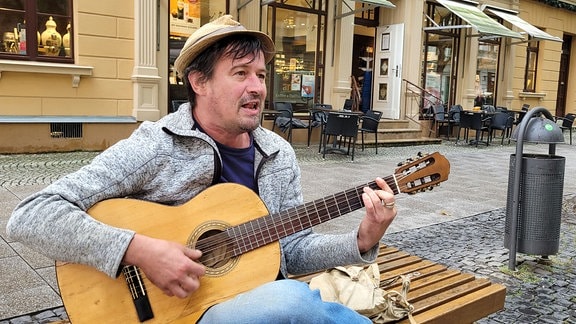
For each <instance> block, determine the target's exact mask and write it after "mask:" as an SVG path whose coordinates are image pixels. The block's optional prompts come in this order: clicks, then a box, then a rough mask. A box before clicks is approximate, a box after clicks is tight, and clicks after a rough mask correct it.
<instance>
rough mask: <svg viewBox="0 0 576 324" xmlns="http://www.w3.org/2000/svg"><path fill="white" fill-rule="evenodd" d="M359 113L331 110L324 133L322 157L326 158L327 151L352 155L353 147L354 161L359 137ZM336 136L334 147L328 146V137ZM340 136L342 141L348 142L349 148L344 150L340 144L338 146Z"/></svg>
mask: <svg viewBox="0 0 576 324" xmlns="http://www.w3.org/2000/svg"><path fill="white" fill-rule="evenodd" d="M358 117H359V115H358V114H354V113H345V112H331V113H329V114H328V120H327V121H326V125H325V127H324V132H323V133H322V146H323V150H322V158H326V152H328V151H329V152H339V153H345V154H347V155H350V149H352V154H351V157H352V161H354V151H355V147H356V139H357V138H358ZM331 136H334V142H333V143H332V144H331V145H332V147H328V138H329V137H331ZM339 137H340V141H341V142H344V143H346V142H348V149H347V151H344V150H342V149H341V147H340V146H338V147H337V146H336V141H338V138H339Z"/></svg>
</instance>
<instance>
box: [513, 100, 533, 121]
mask: <svg viewBox="0 0 576 324" xmlns="http://www.w3.org/2000/svg"><path fill="white" fill-rule="evenodd" d="M529 108H530V105H529V104H523V105H522V108H520V112H518V117H517V118H516V119H515V120H514V125H520V123H521V122H522V119H523V118H524V116H525V115H526V113H527V112H528V109H529Z"/></svg>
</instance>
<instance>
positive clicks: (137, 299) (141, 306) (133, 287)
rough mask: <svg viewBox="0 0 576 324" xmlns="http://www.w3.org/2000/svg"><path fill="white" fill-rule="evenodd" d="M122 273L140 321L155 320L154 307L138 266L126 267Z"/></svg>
mask: <svg viewBox="0 0 576 324" xmlns="http://www.w3.org/2000/svg"><path fill="white" fill-rule="evenodd" d="M122 273H123V274H124V278H125V279H126V283H127V284H128V289H129V290H130V295H131V296H132V301H133V302H134V306H135V307H136V313H137V314H138V320H140V322H144V321H147V320H149V319H152V318H154V312H152V305H150V300H149V299H148V294H147V292H146V286H145V285H144V282H143V281H142V276H141V275H140V270H139V269H138V268H137V267H136V266H124V267H123V268H122Z"/></svg>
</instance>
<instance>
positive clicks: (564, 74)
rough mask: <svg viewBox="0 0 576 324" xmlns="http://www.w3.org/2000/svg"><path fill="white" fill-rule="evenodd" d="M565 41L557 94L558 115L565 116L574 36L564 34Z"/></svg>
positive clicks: (561, 56)
mask: <svg viewBox="0 0 576 324" xmlns="http://www.w3.org/2000/svg"><path fill="white" fill-rule="evenodd" d="M563 41H564V42H563V43H562V54H561V55H560V73H559V75H558V91H557V94H556V112H555V115H556V116H564V115H565V114H566V93H567V91H568V75H569V74H568V73H569V70H570V47H571V46H572V36H570V35H564V38H563Z"/></svg>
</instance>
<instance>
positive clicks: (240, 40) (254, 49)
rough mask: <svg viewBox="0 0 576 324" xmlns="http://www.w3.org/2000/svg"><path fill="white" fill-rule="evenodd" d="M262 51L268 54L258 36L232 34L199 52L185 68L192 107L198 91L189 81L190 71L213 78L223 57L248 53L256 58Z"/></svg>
mask: <svg viewBox="0 0 576 324" xmlns="http://www.w3.org/2000/svg"><path fill="white" fill-rule="evenodd" d="M261 51H262V52H264V53H265V54H266V52H265V48H264V45H263V43H262V42H261V41H260V39H258V38H257V37H254V36H252V35H230V36H226V37H224V38H222V39H220V40H218V41H217V42H216V43H214V44H212V45H211V46H209V47H208V48H206V49H205V50H204V51H202V53H200V54H198V56H196V58H194V60H192V62H190V65H188V67H187V68H186V69H185V70H184V80H183V81H184V85H185V86H186V90H187V91H188V100H189V101H190V107H194V106H195V105H196V93H195V92H194V90H193V89H192V86H191V85H190V81H188V74H190V72H199V73H200V74H201V78H202V80H203V81H207V80H210V79H212V76H213V74H214V67H215V66H216V62H218V61H219V60H220V59H221V58H223V57H225V56H230V57H231V58H232V59H233V60H237V59H241V58H244V57H246V56H248V55H254V58H253V59H256V57H257V56H258V54H259V52H261Z"/></svg>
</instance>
